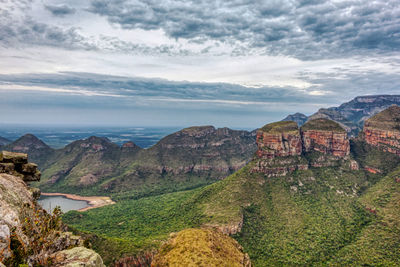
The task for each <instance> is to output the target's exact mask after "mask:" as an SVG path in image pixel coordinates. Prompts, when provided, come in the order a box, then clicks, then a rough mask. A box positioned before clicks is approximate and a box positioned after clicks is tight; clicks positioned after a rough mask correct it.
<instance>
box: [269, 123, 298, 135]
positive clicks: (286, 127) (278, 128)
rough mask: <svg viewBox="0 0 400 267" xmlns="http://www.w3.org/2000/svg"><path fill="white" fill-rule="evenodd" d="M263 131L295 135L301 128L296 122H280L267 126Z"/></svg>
mask: <svg viewBox="0 0 400 267" xmlns="http://www.w3.org/2000/svg"><path fill="white" fill-rule="evenodd" d="M261 130H262V131H263V132H267V133H283V132H290V133H294V132H298V131H299V126H298V125H297V123H296V122H294V121H278V122H273V123H270V124H267V125H265V126H264V127H262V128H261ZM299 134H300V133H299Z"/></svg>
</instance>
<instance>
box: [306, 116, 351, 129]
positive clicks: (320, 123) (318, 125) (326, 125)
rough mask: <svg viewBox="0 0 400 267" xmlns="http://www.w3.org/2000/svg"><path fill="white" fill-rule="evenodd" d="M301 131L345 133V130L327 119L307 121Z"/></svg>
mask: <svg viewBox="0 0 400 267" xmlns="http://www.w3.org/2000/svg"><path fill="white" fill-rule="evenodd" d="M301 129H302V130H303V131H309V130H321V131H333V132H341V133H345V132H346V130H345V129H343V127H342V126H340V124H339V123H337V122H334V121H332V120H328V119H323V118H322V119H314V120H309V121H307V122H306V123H305V124H304V125H303V126H302V127H301Z"/></svg>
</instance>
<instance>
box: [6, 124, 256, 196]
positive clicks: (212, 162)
mask: <svg viewBox="0 0 400 267" xmlns="http://www.w3.org/2000/svg"><path fill="white" fill-rule="evenodd" d="M3 149H5V150H9V151H15V152H23V153H28V154H29V157H30V159H31V160H32V161H34V162H36V163H37V164H38V165H39V167H40V169H41V171H42V179H41V182H40V183H39V184H38V186H39V187H40V188H41V189H42V190H44V191H46V192H67V193H78V194H108V195H110V194H112V195H114V197H116V198H117V197H140V196H143V195H148V194H159V193H164V192H172V191H179V190H183V189H188V188H194V187H197V186H201V185H205V184H210V183H212V182H215V181H217V180H219V179H222V178H224V177H226V176H228V175H229V174H231V173H233V172H235V171H236V170H238V169H240V168H241V167H243V166H244V165H245V164H246V163H247V162H248V161H249V160H250V159H251V157H252V155H253V153H254V151H255V149H256V144H255V133H254V132H247V131H235V130H231V129H229V128H220V129H216V128H214V127H212V126H202V127H190V128H185V129H183V130H181V131H178V132H176V133H173V134H170V135H168V136H166V137H164V138H163V139H161V140H160V141H159V142H158V143H157V144H156V145H154V146H152V147H150V148H148V149H142V148H140V147H138V146H137V145H135V144H134V143H133V142H127V143H125V144H124V145H122V147H120V146H118V145H116V144H114V143H112V142H111V141H110V140H108V139H107V138H101V137H95V136H92V137H90V138H87V139H85V140H78V141H75V142H73V143H71V144H69V145H67V146H65V147H64V148H62V149H52V148H51V147H49V146H48V145H46V144H45V143H43V142H42V141H41V140H39V139H38V138H36V137H35V136H33V135H31V134H26V135H24V136H22V137H21V138H19V139H17V140H16V141H14V142H12V143H10V144H8V145H6V146H4V147H3ZM117 195H118V196H117Z"/></svg>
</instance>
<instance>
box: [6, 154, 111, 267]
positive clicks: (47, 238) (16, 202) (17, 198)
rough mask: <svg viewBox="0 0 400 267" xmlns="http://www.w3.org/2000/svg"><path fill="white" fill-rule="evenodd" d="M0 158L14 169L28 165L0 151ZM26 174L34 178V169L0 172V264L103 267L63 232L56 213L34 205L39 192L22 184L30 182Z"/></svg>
mask: <svg viewBox="0 0 400 267" xmlns="http://www.w3.org/2000/svg"><path fill="white" fill-rule="evenodd" d="M2 156H3V160H4V159H6V161H10V162H11V163H8V164H13V165H14V166H16V165H18V164H29V163H27V162H26V159H27V155H26V154H21V153H18V154H15V153H10V152H4V151H3V153H2ZM22 162H24V163H22ZM32 166H36V165H32ZM27 171H28V172H31V173H32V174H33V175H34V174H35V172H36V168H32V169H31V170H26V169H18V168H14V170H13V172H12V174H13V175H11V174H8V173H4V172H8V171H4V170H2V171H0V172H1V173H0V263H3V264H4V265H5V266H18V265H19V264H28V266H39V265H40V266H88V267H89V266H96V267H97V266H99V267H102V266H104V265H103V262H102V260H101V258H100V256H99V255H98V254H97V253H96V252H94V251H92V250H88V249H86V248H83V247H82V244H83V240H82V239H81V238H80V237H78V236H74V235H73V234H72V233H69V232H64V231H63V228H64V226H63V225H62V222H61V220H60V219H59V217H58V216H57V213H56V212H55V214H48V213H47V212H45V211H44V210H43V209H42V208H41V207H40V206H39V205H37V202H36V199H37V198H38V197H39V196H40V192H38V191H37V190H34V189H31V188H29V187H28V186H27V185H26V184H25V182H24V180H25V181H31V180H32V179H30V178H29V176H30V175H31V174H27ZM27 177H28V178H27ZM39 177H40V176H39ZM39 177H37V176H36V178H37V179H38V178H39ZM37 179H36V180H37ZM74 247H75V248H74ZM71 248H72V249H71ZM0 266H1V264H0Z"/></svg>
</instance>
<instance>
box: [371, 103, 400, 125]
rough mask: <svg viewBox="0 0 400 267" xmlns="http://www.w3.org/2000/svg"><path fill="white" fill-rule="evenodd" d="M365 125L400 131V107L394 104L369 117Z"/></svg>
mask: <svg viewBox="0 0 400 267" xmlns="http://www.w3.org/2000/svg"><path fill="white" fill-rule="evenodd" d="M365 125H366V126H368V127H373V128H378V129H381V130H388V131H393V130H396V131H400V126H399V125H400V107H399V106H397V105H393V106H391V107H389V108H387V109H385V110H384V111H381V112H379V113H378V114H376V115H375V116H373V117H371V118H369V119H368V120H367V121H366V122H365Z"/></svg>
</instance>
